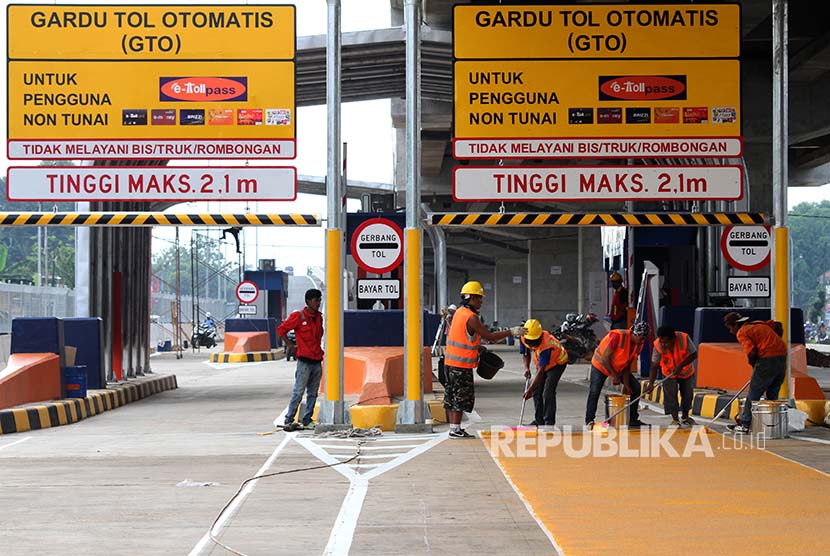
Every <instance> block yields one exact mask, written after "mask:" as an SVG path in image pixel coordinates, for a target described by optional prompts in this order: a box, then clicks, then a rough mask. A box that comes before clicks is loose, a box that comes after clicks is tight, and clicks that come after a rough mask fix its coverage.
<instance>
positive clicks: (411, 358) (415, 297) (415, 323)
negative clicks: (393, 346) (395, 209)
mask: <svg viewBox="0 0 830 556" xmlns="http://www.w3.org/2000/svg"><path fill="white" fill-rule="evenodd" d="M406 288H407V290H406V292H407V298H406V308H407V313H406V316H407V319H406V399H407V400H409V401H412V402H413V404H415V403H417V404H420V403H421V401H422V399H423V394H422V391H423V387H422V384H421V382H422V377H423V369H422V368H421V367H422V366H423V361H424V353H423V352H424V346H423V339H422V338H421V331H422V330H423V324H422V323H421V319H422V315H421V230H419V229H407V230H406Z"/></svg>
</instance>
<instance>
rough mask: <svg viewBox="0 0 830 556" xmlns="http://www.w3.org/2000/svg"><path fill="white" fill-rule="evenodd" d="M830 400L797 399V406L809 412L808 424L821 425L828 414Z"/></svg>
mask: <svg viewBox="0 0 830 556" xmlns="http://www.w3.org/2000/svg"><path fill="white" fill-rule="evenodd" d="M828 405H830V402H827V401H825V400H795V408H796V409H800V410H801V411H803V412H804V413H806V414H807V419H809V420H810V421H812V423H811V422H810V421H808V422H807V423H806V425H807V426H808V427H809V426H810V425H821V424H822V423H824V418H825V417H826V416H827V407H826V406H828Z"/></svg>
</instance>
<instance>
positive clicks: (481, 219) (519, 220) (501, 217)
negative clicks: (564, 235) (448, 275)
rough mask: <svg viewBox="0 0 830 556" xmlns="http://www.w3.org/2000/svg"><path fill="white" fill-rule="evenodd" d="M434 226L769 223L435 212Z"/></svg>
mask: <svg viewBox="0 0 830 556" xmlns="http://www.w3.org/2000/svg"><path fill="white" fill-rule="evenodd" d="M427 222H428V223H429V224H430V225H432V226H732V225H763V224H769V222H768V221H767V217H766V215H765V214H763V213H758V212H712V213H704V212H654V213H602V214H600V213H568V214H557V213H550V212H543V213H533V212H514V213H503V214H502V213H493V212H478V213H470V212H447V213H432V214H430V215H429V216H428V218H427Z"/></svg>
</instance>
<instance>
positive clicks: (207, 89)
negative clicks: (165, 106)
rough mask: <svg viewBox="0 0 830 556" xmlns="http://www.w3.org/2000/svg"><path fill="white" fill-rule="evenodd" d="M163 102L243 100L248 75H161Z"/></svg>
mask: <svg viewBox="0 0 830 556" xmlns="http://www.w3.org/2000/svg"><path fill="white" fill-rule="evenodd" d="M159 100H160V101H162V102H220V101H224V102H243V101H247V100H248V78H247V77H159Z"/></svg>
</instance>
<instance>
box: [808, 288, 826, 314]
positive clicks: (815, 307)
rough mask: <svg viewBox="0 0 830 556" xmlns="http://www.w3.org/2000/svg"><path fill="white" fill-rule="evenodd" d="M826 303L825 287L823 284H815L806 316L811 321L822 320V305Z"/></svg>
mask: <svg viewBox="0 0 830 556" xmlns="http://www.w3.org/2000/svg"><path fill="white" fill-rule="evenodd" d="M826 303H827V288H825V287H824V284H819V285H817V286H816V291H815V293H814V294H813V297H811V298H810V304H809V306H808V310H807V318H808V319H810V320H811V321H812V322H816V321H817V320H820V319H821V320H824V306H825V304H826Z"/></svg>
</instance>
